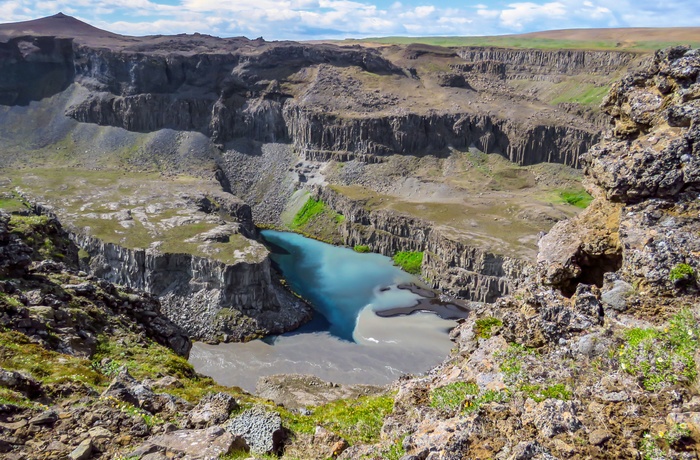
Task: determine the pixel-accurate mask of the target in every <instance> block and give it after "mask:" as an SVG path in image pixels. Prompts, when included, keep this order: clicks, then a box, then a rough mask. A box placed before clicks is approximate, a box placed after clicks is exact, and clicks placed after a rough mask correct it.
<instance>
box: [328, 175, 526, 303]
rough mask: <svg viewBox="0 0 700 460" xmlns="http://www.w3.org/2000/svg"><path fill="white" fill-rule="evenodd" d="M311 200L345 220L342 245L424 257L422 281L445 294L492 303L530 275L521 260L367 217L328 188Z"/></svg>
mask: <svg viewBox="0 0 700 460" xmlns="http://www.w3.org/2000/svg"><path fill="white" fill-rule="evenodd" d="M315 194H316V197H317V198H318V199H321V200H322V201H323V202H324V203H326V204H327V205H329V206H330V207H331V208H333V209H334V210H335V211H337V212H338V213H340V214H342V215H343V216H344V217H345V220H344V221H343V224H341V226H340V232H341V236H342V239H343V241H344V243H345V244H346V245H348V246H350V247H353V246H355V245H367V246H369V248H370V249H371V250H372V251H373V252H378V253H380V254H384V255H387V256H392V255H394V254H395V253H397V252H399V251H421V252H424V258H423V265H422V275H423V277H424V278H425V279H426V280H427V281H428V282H429V283H430V284H431V285H432V287H433V288H435V289H440V290H442V291H443V292H445V293H449V294H451V295H456V296H459V297H462V298H465V299H469V300H473V301H478V302H493V301H494V300H496V299H497V298H498V297H501V296H503V295H507V294H509V293H511V292H513V290H514V289H515V287H517V286H518V284H519V283H520V281H522V280H523V279H524V278H525V277H526V276H527V274H528V272H530V271H531V270H532V267H531V266H530V265H529V264H528V263H527V262H525V261H523V260H520V259H515V258H511V257H506V256H502V255H498V254H493V253H490V252H488V251H484V250H482V249H479V248H477V247H473V246H468V245H466V244H464V243H461V242H459V241H455V240H454V239H452V238H450V237H449V236H447V235H445V234H444V232H443V231H441V229H440V228H438V227H436V226H434V225H432V224H430V223H428V222H426V221H423V220H421V219H417V218H411V217H407V216H403V215H400V214H398V213H395V212H392V211H386V210H377V211H367V210H366V209H365V208H364V207H363V206H362V204H360V203H358V202H356V201H353V200H350V199H348V198H346V197H344V196H343V195H341V194H339V193H337V192H335V191H333V189H332V188H330V187H323V188H321V187H319V188H316V190H315Z"/></svg>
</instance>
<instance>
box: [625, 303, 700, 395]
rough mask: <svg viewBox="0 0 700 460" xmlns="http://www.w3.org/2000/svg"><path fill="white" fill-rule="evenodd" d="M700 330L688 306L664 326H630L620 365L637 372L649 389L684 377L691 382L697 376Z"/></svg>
mask: <svg viewBox="0 0 700 460" xmlns="http://www.w3.org/2000/svg"><path fill="white" fill-rule="evenodd" d="M699 334H700V328H699V327H698V323H697V321H696V320H695V317H694V316H693V314H692V312H691V311H690V310H689V309H688V308H684V309H683V310H681V311H680V312H679V313H678V314H676V315H675V316H673V317H672V318H671V319H670V320H669V323H668V326H667V327H666V328H664V329H663V330H658V329H641V328H634V329H630V330H629V331H627V332H625V335H624V339H625V343H624V344H623V345H621V347H620V351H619V361H620V367H621V368H622V370H624V371H625V372H627V373H629V374H632V375H635V376H637V377H638V378H639V379H640V381H641V383H642V385H643V386H644V388H645V389H647V390H649V391H657V390H659V389H661V388H663V387H666V386H668V385H672V384H675V383H677V382H680V381H685V383H691V382H693V381H695V379H696V378H697V371H696V369H695V360H694V358H693V356H694V355H695V352H696V351H697V350H698V348H699V345H700V342H699V341H698V335H699Z"/></svg>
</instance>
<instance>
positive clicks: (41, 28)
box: [0, 13, 126, 44]
mask: <svg viewBox="0 0 700 460" xmlns="http://www.w3.org/2000/svg"><path fill="white" fill-rule="evenodd" d="M22 35H31V36H41V35H44V36H56V37H71V38H75V39H76V40H77V41H86V40H88V39H89V41H90V42H91V43H94V44H96V43H97V42H99V41H101V40H104V41H115V40H117V41H119V40H124V39H126V37H124V36H123V35H119V34H115V33H112V32H108V31H106V30H102V29H98V28H97V27H94V26H91V25H90V24H87V23H85V22H83V21H80V20H79V19H76V18H74V17H72V16H68V15H65V14H63V13H58V14H55V15H53V16H48V17H45V18H40V19H33V20H31V21H24V22H10V23H6V24H0V39H2V38H3V37H5V38H7V37H17V36H22Z"/></svg>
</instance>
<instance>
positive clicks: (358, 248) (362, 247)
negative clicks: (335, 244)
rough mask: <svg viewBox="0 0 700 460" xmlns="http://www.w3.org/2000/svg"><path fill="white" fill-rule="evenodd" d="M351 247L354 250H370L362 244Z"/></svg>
mask: <svg viewBox="0 0 700 460" xmlns="http://www.w3.org/2000/svg"><path fill="white" fill-rule="evenodd" d="M353 249H354V250H355V252H362V253H364V252H370V249H369V246H366V245H364V244H357V245H355V247H354V248H353Z"/></svg>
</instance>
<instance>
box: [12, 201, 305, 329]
mask: <svg viewBox="0 0 700 460" xmlns="http://www.w3.org/2000/svg"><path fill="white" fill-rule="evenodd" d="M25 198H26V199H27V200H28V201H29V197H25ZM241 208H242V209H234V210H232V212H233V213H235V214H233V215H236V216H238V217H244V218H245V217H247V218H250V208H249V207H248V206H246V205H244V206H242V207H241ZM33 210H34V212H36V213H37V214H44V215H48V216H50V217H53V218H54V219H56V220H58V217H57V216H56V215H55V214H54V212H53V209H51V208H49V207H47V206H45V205H43V204H41V203H34V204H33ZM241 224H242V228H244V229H247V231H250V229H251V228H253V227H252V221H250V220H249V221H247V222H245V221H244V222H241ZM65 228H66V229H67V231H68V237H69V238H70V239H71V240H72V241H73V242H74V243H75V245H76V246H78V247H79V248H81V249H82V250H83V251H85V252H86V253H87V254H88V255H89V257H84V256H83V257H81V268H83V269H85V270H86V271H89V272H90V273H91V274H93V275H95V276H97V277H99V278H101V279H104V280H106V281H108V282H111V283H114V284H118V285H122V286H127V287H129V288H132V289H137V290H140V291H145V292H148V293H150V294H153V295H154V296H156V297H158V299H159V300H160V302H161V309H162V311H163V313H164V314H165V315H166V316H167V317H168V319H169V320H171V321H172V322H173V323H175V324H176V325H178V326H179V327H181V328H182V329H183V330H184V331H186V332H187V334H188V336H189V337H191V338H193V339H197V340H206V341H221V340H223V341H245V340H250V339H253V338H260V337H263V336H266V335H270V334H281V333H283V332H287V331H290V330H293V329H296V328H297V327H299V326H300V325H301V324H303V323H304V322H306V321H308V320H309V319H310V318H311V308H310V307H309V306H308V305H307V304H306V303H304V302H302V301H301V300H299V299H298V298H296V297H295V296H294V295H292V294H291V293H290V292H289V291H287V290H286V289H285V288H284V287H282V285H281V283H280V281H279V279H276V278H275V275H273V270H272V267H271V265H270V259H269V258H268V257H267V256H265V257H262V258H259V259H257V260H255V261H250V262H248V261H239V262H237V263H234V264H227V263H224V262H221V261H217V260H215V259H211V258H205V257H199V256H195V255H192V254H184V253H162V252H160V251H158V250H156V249H129V248H125V247H122V246H120V245H117V244H113V243H106V242H104V241H102V240H100V239H98V238H95V237H93V236H90V235H87V234H85V233H84V232H82V231H81V230H80V229H75V228H71V225H67V226H66V227H65ZM253 230H254V228H253Z"/></svg>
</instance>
